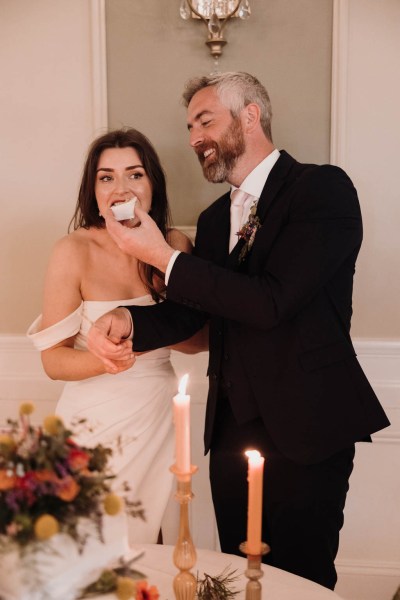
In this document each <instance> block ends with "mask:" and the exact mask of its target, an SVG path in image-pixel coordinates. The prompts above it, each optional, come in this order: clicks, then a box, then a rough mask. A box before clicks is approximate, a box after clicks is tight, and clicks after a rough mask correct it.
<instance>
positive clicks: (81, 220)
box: [68, 128, 171, 302]
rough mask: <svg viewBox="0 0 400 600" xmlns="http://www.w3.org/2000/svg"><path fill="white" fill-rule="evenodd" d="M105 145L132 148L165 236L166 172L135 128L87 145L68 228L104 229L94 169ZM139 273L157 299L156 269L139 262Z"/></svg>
mask: <svg viewBox="0 0 400 600" xmlns="http://www.w3.org/2000/svg"><path fill="white" fill-rule="evenodd" d="M108 148H133V149H134V150H136V152H137V153H138V155H139V157H140V160H141V161H142V163H143V167H144V170H145V171H146V174H147V176H148V178H149V179H150V182H151V188H152V202H151V209H150V211H149V214H150V216H151V217H152V218H153V220H154V221H155V222H156V224H157V226H158V228H159V229H160V230H161V232H162V234H163V236H164V237H166V235H167V231H168V229H169V227H170V223H171V216H170V209H169V205H168V198H167V188H166V179H165V173H164V170H163V168H162V166H161V163H160V159H159V157H158V154H157V152H156V151H155V149H154V147H153V145H152V144H151V143H150V141H149V140H148V139H147V137H146V136H145V135H143V133H140V131H137V130H136V129H130V128H129V129H128V128H127V129H117V130H115V131H110V132H109V133H106V134H104V135H102V136H100V137H98V138H96V139H95V140H94V141H93V142H92V144H91V145H90V147H89V150H88V154H87V157H86V162H85V165H84V168H83V174H82V180H81V185H80V188H79V194H78V200H77V203H76V207H75V212H74V214H73V217H72V219H71V221H70V224H69V227H68V231H70V230H71V229H74V230H76V229H79V227H83V228H85V229H89V227H96V228H98V229H104V227H105V223H104V219H103V217H102V216H101V215H99V208H98V206H97V200H96V195H95V183H96V171H97V165H98V163H99V159H100V155H101V153H102V152H103V151H104V150H106V149H108ZM139 275H140V277H141V279H142V281H143V283H144V284H145V286H146V288H147V289H148V291H149V293H150V294H151V295H152V297H153V299H154V300H155V301H156V302H158V301H159V300H160V299H161V298H162V293H160V291H158V290H157V289H156V288H155V285H154V277H155V275H157V277H158V278H161V279H163V277H164V276H163V274H161V273H160V272H159V271H158V270H157V269H155V268H154V267H152V266H151V265H148V264H146V263H143V262H141V261H139Z"/></svg>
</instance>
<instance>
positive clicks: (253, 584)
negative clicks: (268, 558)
mask: <svg viewBox="0 0 400 600" xmlns="http://www.w3.org/2000/svg"><path fill="white" fill-rule="evenodd" d="M239 549H240V551H241V552H243V554H247V569H246V571H245V572H244V574H245V575H246V577H247V579H248V580H249V581H248V582H247V585H246V600H261V590H262V588H261V583H260V582H259V579H261V577H262V576H263V575H264V572H263V570H262V569H261V557H262V556H263V555H264V554H267V553H268V552H269V551H270V547H269V546H268V544H264V542H261V552H260V554H256V555H254V554H248V552H247V542H243V543H242V544H240V546H239Z"/></svg>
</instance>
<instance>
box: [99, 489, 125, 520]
mask: <svg viewBox="0 0 400 600" xmlns="http://www.w3.org/2000/svg"><path fill="white" fill-rule="evenodd" d="M103 504H104V510H105V511H106V513H107V514H108V515H117V514H118V513H119V512H120V511H121V510H122V507H123V502H122V499H121V498H120V497H119V496H117V495H116V494H107V496H106V497H105V498H104V501H103Z"/></svg>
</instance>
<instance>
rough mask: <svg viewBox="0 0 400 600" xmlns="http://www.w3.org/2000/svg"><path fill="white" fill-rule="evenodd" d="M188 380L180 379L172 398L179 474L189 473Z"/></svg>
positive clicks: (184, 377) (185, 378)
mask: <svg viewBox="0 0 400 600" xmlns="http://www.w3.org/2000/svg"><path fill="white" fill-rule="evenodd" d="M188 378H189V375H184V376H183V377H182V379H181V381H180V383H179V388H178V394H177V395H176V396H174V398H173V403H174V422H175V456H176V468H177V470H178V471H180V472H181V473H189V472H190V396H189V395H188V394H186V384H187V381H188Z"/></svg>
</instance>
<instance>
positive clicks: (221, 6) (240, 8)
mask: <svg viewBox="0 0 400 600" xmlns="http://www.w3.org/2000/svg"><path fill="white" fill-rule="evenodd" d="M179 13H180V16H181V17H182V19H185V20H189V19H202V21H203V22H204V23H205V25H206V27H207V29H208V39H207V41H206V44H207V46H208V47H209V49H210V52H211V54H212V56H213V57H214V59H215V60H216V61H218V59H219V57H220V56H221V54H222V48H223V47H224V46H225V44H226V40H225V38H224V35H223V30H224V28H225V25H226V24H227V22H228V21H229V19H231V18H232V17H239V18H240V19H248V18H249V17H250V14H251V10H250V2H249V0H181V4H180V10H179Z"/></svg>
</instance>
